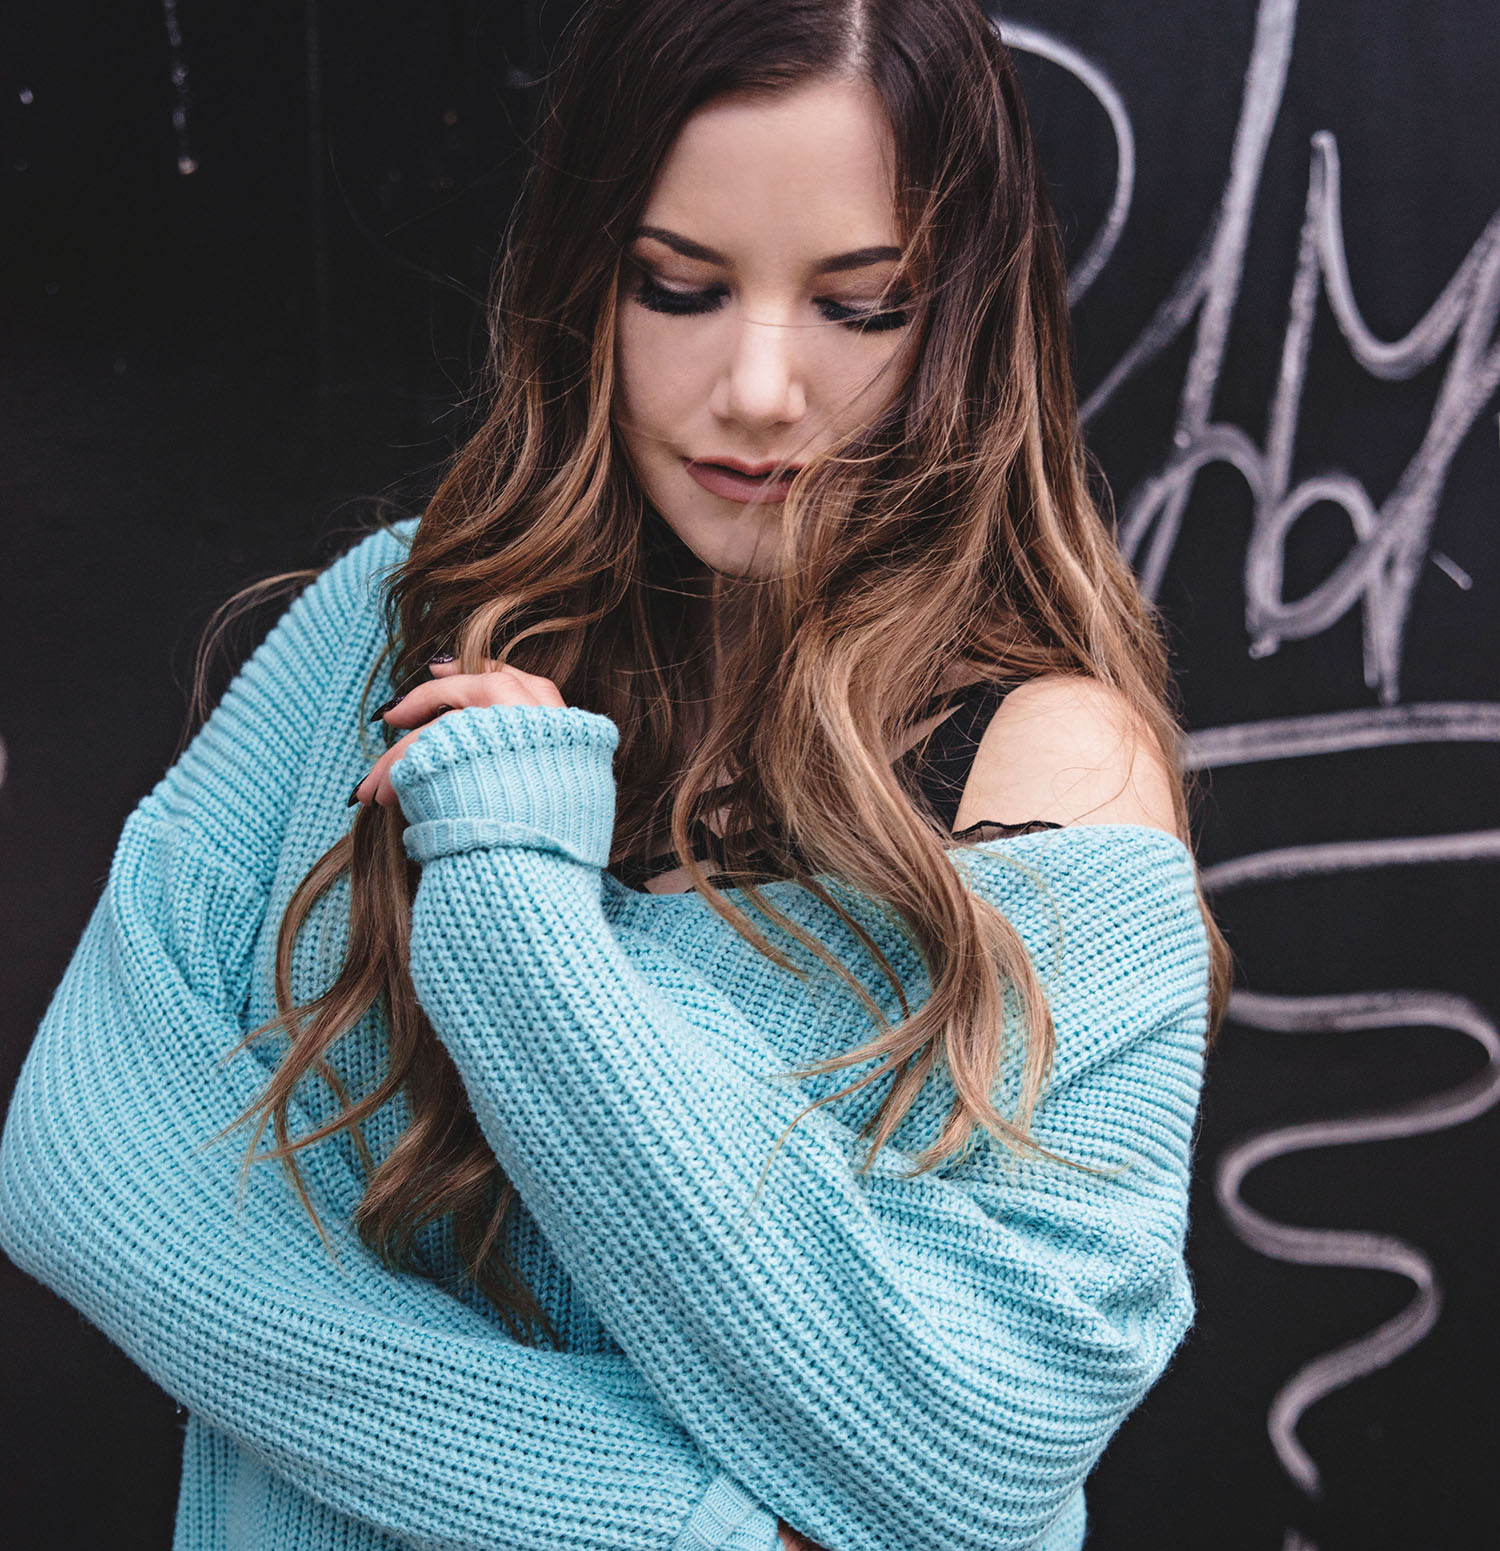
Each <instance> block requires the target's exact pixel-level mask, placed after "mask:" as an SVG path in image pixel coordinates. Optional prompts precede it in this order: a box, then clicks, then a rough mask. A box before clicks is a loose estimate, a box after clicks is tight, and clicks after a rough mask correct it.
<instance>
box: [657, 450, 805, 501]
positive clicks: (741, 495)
mask: <svg viewBox="0 0 1500 1551" xmlns="http://www.w3.org/2000/svg"><path fill="white" fill-rule="evenodd" d="M682 463H683V467H684V468H686V469H687V471H688V473H689V474H691V475H692V476H693V478H694V479H695V480H696V481H697V482H698V483H699V484H700V485H702V486H703V488H704V489H705V490H707V491H708V492H709V494H710V495H717V496H722V497H723V498H724V500H726V501H738V502H740V503H741V504H742V505H750V504H756V505H760V504H762V503H766V502H771V501H784V500H786V498H787V492H788V491H790V490H791V488H792V482H791V480H790V479H780V480H777V481H776V482H775V483H774V484H772V483H771V481H770V480H768V479H752V478H751V477H750V476H749V475H748V474H737V473H735V471H734V470H733V469H726V468H724V467H722V466H721V465H720V464H717V463H695V462H693V461H692V460H691V459H690V458H684V459H683V460H682Z"/></svg>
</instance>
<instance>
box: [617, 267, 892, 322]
mask: <svg viewBox="0 0 1500 1551" xmlns="http://www.w3.org/2000/svg"><path fill="white" fill-rule="evenodd" d="M634 267H635V269H636V272H637V275H638V279H637V281H636V284H635V287H634V289H633V291H632V293H631V294H632V296H633V298H634V300H636V301H637V302H639V303H640V305H641V306H642V307H645V308H646V309H647V310H648V311H651V312H659V313H665V314H666V315H667V316H669V317H696V316H700V315H702V314H703V313H709V312H717V311H718V310H719V308H720V307H721V306H722V305H723V302H724V298H725V297H727V296H728V295H729V292H728V290H727V289H726V288H725V287H724V286H722V285H715V286H709V287H708V288H707V289H705V290H702V291H679V290H676V289H674V288H673V287H670V286H664V285H662V284H661V282H660V281H658V280H657V279H656V278H655V277H654V276H653V275H652V274H650V273H649V272H648V271H647V270H645V269H643V268H641V267H640V265H638V264H637V265H635V266H634ZM814 306H816V307H817V308H818V310H819V311H820V312H822V314H823V316H824V317H825V318H827V319H828V321H829V322H830V323H837V324H840V325H841V326H843V327H844V328H847V329H850V330H852V331H854V332H855V333H860V334H878V333H884V332H885V331H886V330H888V329H898V328H904V327H905V326H906V324H907V323H908V322H909V321H910V319H909V315H908V314H907V313H906V312H905V311H904V310H902V309H900V308H888V309H884V310H876V309H872V310H870V311H861V310H859V309H858V308H854V307H846V306H844V305H843V303H842V302H836V301H834V300H833V299H832V298H831V297H820V298H819V299H818V300H817V301H816V302H815V303H814Z"/></svg>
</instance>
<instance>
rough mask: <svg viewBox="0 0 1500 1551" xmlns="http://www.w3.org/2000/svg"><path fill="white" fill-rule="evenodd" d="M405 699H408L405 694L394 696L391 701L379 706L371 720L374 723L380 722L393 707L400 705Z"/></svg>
mask: <svg viewBox="0 0 1500 1551" xmlns="http://www.w3.org/2000/svg"><path fill="white" fill-rule="evenodd" d="M405 699H406V696H405V694H404V693H403V694H400V695H392V696H391V698H390V699H389V700H387V701H386V703H385V704H384V705H383V706H378V707H377V708H376V710H375V714H374V715H373V716H372V717H371V718H370V720H371V721H372V722H378V721H379V720H380V718H381V717H382V716H384V715H385V713H386V712H387V711H389V710H390V709H391V707H392V706H395V705H400V704H401V702H402V701H403V700H405Z"/></svg>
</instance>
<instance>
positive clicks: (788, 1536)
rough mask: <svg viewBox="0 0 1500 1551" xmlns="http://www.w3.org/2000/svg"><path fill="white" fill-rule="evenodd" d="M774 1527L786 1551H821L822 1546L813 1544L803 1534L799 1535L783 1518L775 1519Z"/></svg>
mask: <svg viewBox="0 0 1500 1551" xmlns="http://www.w3.org/2000/svg"><path fill="white" fill-rule="evenodd" d="M776 1529H777V1531H778V1533H779V1534H780V1536H781V1543H782V1545H784V1546H785V1547H786V1548H787V1551H823V1548H822V1546H818V1545H814V1544H813V1542H812V1541H810V1540H808V1539H807V1538H806V1537H805V1536H803V1535H799V1534H798V1533H797V1531H796V1530H794V1529H793V1528H792V1526H791V1525H790V1524H788V1523H786V1522H785V1520H782V1519H778V1520H777V1521H776Z"/></svg>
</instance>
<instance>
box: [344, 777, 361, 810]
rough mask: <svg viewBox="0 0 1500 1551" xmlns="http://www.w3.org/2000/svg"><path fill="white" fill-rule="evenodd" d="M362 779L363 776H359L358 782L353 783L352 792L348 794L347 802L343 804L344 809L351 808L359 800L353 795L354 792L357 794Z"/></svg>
mask: <svg viewBox="0 0 1500 1551" xmlns="http://www.w3.org/2000/svg"><path fill="white" fill-rule="evenodd" d="M364 779H365V778H364V776H361V777H360V778H359V780H358V781H356V782H355V783H354V791H353V792H350V793H349V801H348V802H346V803H345V804H344V806H345V807H346V808H352V807H353V806H354V805H355V803H357V802H358V801H359V798H358V797H356V796H355V795H354V792H357V791H358V790H359V789H360V786H361V785H362V784H363V782H364Z"/></svg>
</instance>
